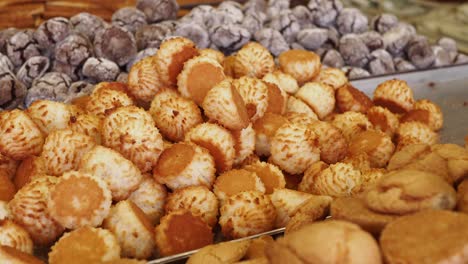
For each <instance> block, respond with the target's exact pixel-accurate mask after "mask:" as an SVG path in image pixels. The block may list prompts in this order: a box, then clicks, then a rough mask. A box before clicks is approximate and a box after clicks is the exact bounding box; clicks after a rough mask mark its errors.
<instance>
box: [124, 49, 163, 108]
mask: <svg viewBox="0 0 468 264" xmlns="http://www.w3.org/2000/svg"><path fill="white" fill-rule="evenodd" d="M162 87H163V85H162V83H161V80H160V77H159V72H158V70H157V68H156V60H155V58H154V57H153V56H150V57H146V58H144V59H142V60H140V61H139V62H137V63H135V64H134V65H133V66H132V68H131V69H130V72H129V73H128V91H129V92H130V94H132V95H133V96H134V97H135V98H136V99H138V100H141V101H143V102H151V100H152V99H153V97H154V95H155V94H156V93H157V92H158V91H159V90H160V89H161V88H162Z"/></svg>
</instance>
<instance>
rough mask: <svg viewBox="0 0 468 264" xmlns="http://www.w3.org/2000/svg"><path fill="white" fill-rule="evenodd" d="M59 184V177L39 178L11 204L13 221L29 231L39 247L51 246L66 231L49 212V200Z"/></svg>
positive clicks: (16, 196)
mask: <svg viewBox="0 0 468 264" xmlns="http://www.w3.org/2000/svg"><path fill="white" fill-rule="evenodd" d="M57 182H58V178H57V177H53V176H42V177H38V178H36V179H34V180H32V181H31V182H30V183H28V184H26V185H25V186H24V187H23V188H21V189H20V190H19V191H18V192H17V193H16V194H15V197H14V198H13V200H11V201H10V203H9V209H10V213H11V217H12V219H13V220H14V221H15V222H16V223H18V224H19V225H21V226H22V227H24V229H26V231H28V233H29V235H31V238H32V239H33V241H34V243H35V244H37V245H42V246H48V245H50V243H52V242H54V241H55V240H56V239H57V238H58V237H59V236H60V235H61V234H62V233H63V231H64V228H63V227H62V226H61V225H60V224H59V223H58V222H57V221H55V220H54V219H53V218H52V216H51V215H50V214H49V211H48V210H47V199H48V197H49V194H50V192H51V189H52V188H53V187H54V186H55V184H56V183H57Z"/></svg>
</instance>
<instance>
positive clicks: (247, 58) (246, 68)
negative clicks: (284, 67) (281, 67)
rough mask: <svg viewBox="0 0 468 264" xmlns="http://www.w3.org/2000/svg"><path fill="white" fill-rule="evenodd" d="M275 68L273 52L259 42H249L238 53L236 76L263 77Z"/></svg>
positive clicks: (235, 64) (235, 63) (235, 66)
mask: <svg viewBox="0 0 468 264" xmlns="http://www.w3.org/2000/svg"><path fill="white" fill-rule="evenodd" d="M274 68H275V61H274V60H273V56H272V55H271V53H270V52H269V51H268V50H267V49H266V48H265V47H263V46H262V45H261V44H259V43H257V42H249V43H247V44H246V45H244V46H243V47H242V48H241V49H240V50H239V51H238V52H237V53H236V60H235V62H234V77H236V78H240V77H242V76H250V77H255V78H259V79H260V78H263V76H265V74H267V73H270V72H272V71H273V70H274Z"/></svg>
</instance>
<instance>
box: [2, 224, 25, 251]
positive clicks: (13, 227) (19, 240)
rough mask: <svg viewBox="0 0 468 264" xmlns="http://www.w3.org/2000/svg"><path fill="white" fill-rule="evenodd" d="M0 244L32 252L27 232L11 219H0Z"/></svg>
mask: <svg viewBox="0 0 468 264" xmlns="http://www.w3.org/2000/svg"><path fill="white" fill-rule="evenodd" d="M0 245H2V246H9V247H12V248H15V249H17V250H19V251H21V252H24V253H27V254H31V255H32V254H33V241H32V239H31V236H30V235H29V234H28V232H27V231H26V230H25V229H24V228H23V227H21V226H20V225H18V224H16V223H15V222H13V221H12V220H5V221H1V220H0Z"/></svg>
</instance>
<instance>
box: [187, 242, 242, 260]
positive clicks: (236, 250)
mask: <svg viewBox="0 0 468 264" xmlns="http://www.w3.org/2000/svg"><path fill="white" fill-rule="evenodd" d="M250 245H251V242H250V240H244V241H229V242H221V243H218V244H214V245H209V246H206V247H203V248H202V249H200V250H199V251H198V252H196V253H195V254H193V255H192V256H190V258H189V259H188V260H187V264H206V263H207V264H215V263H234V262H236V261H239V260H240V259H242V258H243V257H244V255H245V254H246V252H247V250H248V249H249V246H250Z"/></svg>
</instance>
